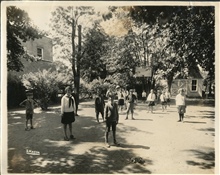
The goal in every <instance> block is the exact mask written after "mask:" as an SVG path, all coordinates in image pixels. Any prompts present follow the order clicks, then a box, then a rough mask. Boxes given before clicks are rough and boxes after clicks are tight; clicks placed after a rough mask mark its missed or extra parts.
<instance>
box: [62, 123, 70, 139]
mask: <svg viewBox="0 0 220 175" xmlns="http://www.w3.org/2000/svg"><path fill="white" fill-rule="evenodd" d="M66 129H67V124H63V131H64V140H69V138H68V136H67V131H66Z"/></svg>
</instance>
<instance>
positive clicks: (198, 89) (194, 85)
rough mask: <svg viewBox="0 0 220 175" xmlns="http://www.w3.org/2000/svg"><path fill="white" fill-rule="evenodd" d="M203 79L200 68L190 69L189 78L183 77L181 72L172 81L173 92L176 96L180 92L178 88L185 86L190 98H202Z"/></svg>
mask: <svg viewBox="0 0 220 175" xmlns="http://www.w3.org/2000/svg"><path fill="white" fill-rule="evenodd" d="M203 81H204V78H203V77H202V75H201V73H200V71H199V69H193V70H190V72H189V75H188V78H187V79H185V78H181V75H180V74H179V75H178V76H177V77H176V78H175V79H174V80H173V82H172V85H171V94H172V96H175V95H177V94H178V89H180V88H183V89H185V90H186V96H187V97H189V98H193V97H195V98H198V97H199V98H201V97H202V95H203V93H202V91H203Z"/></svg>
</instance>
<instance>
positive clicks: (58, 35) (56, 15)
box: [51, 6, 94, 98]
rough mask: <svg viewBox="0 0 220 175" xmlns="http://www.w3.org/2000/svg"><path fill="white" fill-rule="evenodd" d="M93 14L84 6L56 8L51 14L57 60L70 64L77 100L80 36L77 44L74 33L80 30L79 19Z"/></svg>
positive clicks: (90, 9) (91, 9) (89, 8)
mask: <svg viewBox="0 0 220 175" xmlns="http://www.w3.org/2000/svg"><path fill="white" fill-rule="evenodd" d="M93 13H94V11H93V8H91V7H86V6H79V7H77V6H76V7H72V6H68V7H57V8H56V10H55V11H54V12H52V16H53V18H52V19H51V27H52V30H53V38H54V45H55V50H57V49H59V51H61V52H59V55H58V57H59V58H64V59H68V60H69V61H70V62H71V69H72V72H73V76H74V77H73V80H74V86H75V88H76V91H77V98H79V87H80V86H79V85H80V59H81V57H82V55H81V54H82V52H81V42H80V40H81V34H80V32H79V33H78V39H79V40H78V42H77V41H76V38H77V33H76V32H77V31H80V30H81V25H79V18H81V17H83V16H86V15H90V14H93ZM87 17H88V16H87ZM87 22H89V21H87ZM77 44H78V45H77ZM77 48H78V50H77Z"/></svg>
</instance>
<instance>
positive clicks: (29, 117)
mask: <svg viewBox="0 0 220 175" xmlns="http://www.w3.org/2000/svg"><path fill="white" fill-rule="evenodd" d="M26 96H27V99H25V100H24V101H22V102H21V103H20V104H19V105H20V106H24V107H25V108H26V122H25V131H29V130H30V129H34V127H33V114H34V107H35V106H37V104H38V103H37V102H36V101H35V100H33V92H31V91H29V90H26ZM28 121H30V125H31V127H30V129H29V127H28Z"/></svg>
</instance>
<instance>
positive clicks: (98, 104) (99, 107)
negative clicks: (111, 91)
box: [95, 91, 105, 123]
mask: <svg viewBox="0 0 220 175" xmlns="http://www.w3.org/2000/svg"><path fill="white" fill-rule="evenodd" d="M104 109H105V100H104V97H103V95H102V94H101V92H100V91H98V96H97V97H96V99H95V113H96V120H97V122H98V123H99V113H101V115H102V120H103V122H104Z"/></svg>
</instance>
